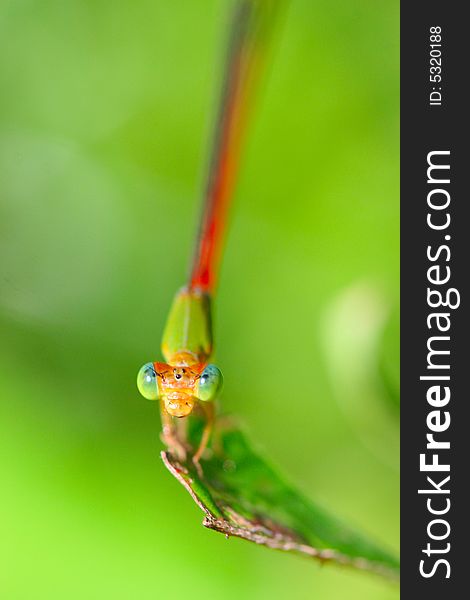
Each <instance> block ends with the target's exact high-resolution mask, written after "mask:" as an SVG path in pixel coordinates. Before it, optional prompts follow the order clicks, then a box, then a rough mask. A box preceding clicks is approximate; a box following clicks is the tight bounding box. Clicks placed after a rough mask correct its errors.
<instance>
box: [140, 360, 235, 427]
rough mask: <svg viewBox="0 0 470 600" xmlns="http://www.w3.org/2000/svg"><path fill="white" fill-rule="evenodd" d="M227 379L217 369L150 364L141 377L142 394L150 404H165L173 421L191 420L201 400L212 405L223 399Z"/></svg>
mask: <svg viewBox="0 0 470 600" xmlns="http://www.w3.org/2000/svg"><path fill="white" fill-rule="evenodd" d="M222 382H223V377H222V373H221V372H220V369H218V367H216V366H215V365H212V364H209V365H202V364H197V365H191V366H187V365H184V366H171V365H168V364H166V363H160V362H154V363H146V364H145V365H144V366H143V367H142V368H141V369H140V371H139V374H138V375H137V387H138V388H139V392H140V393H141V394H142V396H144V398H147V399H148V400H158V399H161V400H163V403H164V405H165V408H166V410H167V412H168V413H169V414H170V415H171V416H173V417H186V416H188V415H189V414H190V413H191V412H192V410H193V408H194V405H195V404H196V402H197V401H198V400H200V401H201V402H211V401H212V400H215V398H216V397H217V396H218V395H219V393H220V390H221V388H222Z"/></svg>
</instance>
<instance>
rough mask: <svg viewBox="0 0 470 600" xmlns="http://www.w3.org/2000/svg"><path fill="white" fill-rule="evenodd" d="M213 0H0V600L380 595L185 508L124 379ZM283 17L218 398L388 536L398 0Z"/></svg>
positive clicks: (153, 421) (193, 190)
mask: <svg viewBox="0 0 470 600" xmlns="http://www.w3.org/2000/svg"><path fill="white" fill-rule="evenodd" d="M227 8H228V3H227V2H224V1H222V0H219V1H215V0H210V1H209V0H204V1H202V0H200V1H198V2H195V1H188V0H180V1H179V2H171V1H169V0H166V1H156V0H142V1H139V2H131V1H129V0H127V1H126V0H125V1H123V2H119V3H117V2H111V1H110V0H66V1H64V0H61V1H59V0H42V1H40V2H38V1H36V2H35V1H33V0H10V1H4V2H2V3H1V4H0V90H1V92H0V276H1V280H0V285H1V289H0V395H1V403H0V471H1V489H2V491H1V494H0V514H1V517H0V519H1V524H0V530H1V534H0V563H1V565H2V566H1V569H0V596H1V597H2V599H3V598H5V600H16V599H21V600H30V599H32V598H34V599H35V600H40V599H41V600H42V599H47V600H56V599H62V598H69V599H75V598H77V599H78V598H80V599H81V598H90V599H93V598H99V599H103V598H113V600H120V599H126V600H129V599H135V598H138V599H142V600H145V599H150V598H160V597H164V596H165V595H169V596H170V597H172V598H193V599H199V598H201V599H202V598H228V599H231V598H234V599H235V598H237V599H238V598H241V597H243V598H249V599H252V598H253V599H262V598H263V599H264V598H273V599H277V598H279V599H281V598H296V599H297V598H298V599H304V598H305V599H306V598H319V599H322V598H328V599H330V598H332V599H340V598H348V599H350V600H352V599H361V600H369V599H370V600H372V599H373V600H386V599H393V598H395V599H396V598H397V597H398V589H397V588H396V587H394V586H393V585H390V584H388V583H386V582H383V581H381V580H380V579H379V578H377V577H374V576H370V575H367V574H363V573H356V572H353V571H352V570H347V569H341V568H337V567H331V566H329V567H324V568H322V567H320V566H319V565H318V564H317V563H315V562H312V561H310V560H307V559H305V558H301V557H297V556H293V555H286V554H282V553H280V552H274V551H270V550H268V549H265V548H260V547H257V546H255V545H251V544H249V543H247V542H244V541H241V540H236V539H230V540H229V541H227V540H226V539H225V538H224V537H223V536H221V535H219V534H216V533H214V532H210V531H206V530H204V528H203V527H202V526H201V520H202V514H201V513H200V512H199V510H198V508H197V507H196V506H195V505H194V504H193V502H192V501H191V499H190V498H189V496H188V495H187V494H186V493H184V491H183V490H182V489H181V488H180V486H179V485H178V483H177V482H176V481H175V480H173V478H172V477H171V476H170V475H169V474H168V473H167V472H166V471H165V469H164V468H163V465H162V464H161V462H160V459H159V456H158V452H159V449H160V447H161V444H160V441H159V439H158V432H159V418H158V415H157V412H156V407H155V405H154V404H153V403H151V402H146V401H144V400H143V399H142V398H141V397H140V396H139V395H138V392H137V390H136V387H135V376H136V373H137V370H138V369H139V367H140V366H141V365H142V364H143V363H144V362H146V361H148V360H155V359H158V357H159V340H160V335H161V332H162V327H163V324H164V320H165V318H166V313H167V310H168V308H169V305H170V302H171V299H172V296H173V293H174V291H175V290H176V289H177V288H178V287H179V286H180V285H181V284H182V283H183V282H184V278H185V274H186V266H187V263H188V254H189V252H190V249H191V248H192V243H193V241H192V237H193V233H194V230H195V219H196V216H197V212H198V199H199V189H200V183H201V175H200V168H201V164H203V163H204V160H205V151H206V138H207V132H208V130H209V128H210V127H209V126H210V121H211V118H210V113H211V109H212V107H213V106H214V92H215V87H214V82H215V81H217V79H218V77H217V73H218V67H219V64H220V52H221V49H222V47H223V41H224V37H225V23H226V16H227ZM283 21H284V22H283V23H282V27H281V28H280V29H281V30H282V31H280V35H278V36H277V41H276V44H275V48H274V51H273V54H272V61H271V68H270V71H269V73H268V76H267V77H266V78H265V84H264V85H263V89H262V94H261V95H260V97H259V99H258V102H257V107H256V111H255V119H254V122H253V123H252V127H251V131H250V136H249V140H248V144H247V146H246V149H245V153H244V160H243V166H242V172H241V175H240V181H239V185H238V188H237V193H236V200H235V208H234V211H233V218H232V223H231V229H230V234H229V237H228V243H227V248H226V255H225V260H224V264H223V269H222V274H221V280H220V286H219V295H218V301H217V305H216V315H215V318H216V341H217V362H218V364H219V365H220V367H221V368H222V370H223V372H224V376H225V381H226V385H225V392H224V396H223V399H222V400H223V401H222V405H223V409H224V410H226V411H230V412H235V413H236V414H237V415H239V416H240V418H241V419H242V421H243V422H244V423H245V425H246V427H247V429H248V431H249V432H250V435H251V437H252V438H256V440H257V444H258V446H259V448H261V449H262V450H264V452H265V453H266V454H267V455H268V456H269V457H270V458H271V459H272V461H273V462H274V463H275V464H277V465H278V466H279V468H280V470H281V471H282V472H283V473H284V474H285V475H286V476H287V478H288V479H289V480H290V481H292V482H293V483H294V484H296V485H298V486H299V487H300V488H301V489H302V490H303V491H304V492H305V493H306V494H307V495H309V496H310V497H312V498H313V499H314V500H315V501H317V502H320V503H321V504H323V505H324V506H325V507H327V508H328V509H329V510H330V511H332V512H333V513H336V514H338V515H339V516H340V517H342V518H343V519H344V520H345V521H347V522H349V523H350V524H351V525H355V526H356V527H357V528H360V529H362V530H364V531H365V532H367V533H369V535H370V536H371V537H372V538H373V539H375V540H376V541H378V542H381V543H382V544H383V545H385V547H387V548H390V549H392V550H395V551H396V550H397V548H398V501H399V488H398V464H397V463H398V451H397V439H398V436H397V398H398V387H397V381H398V325H397V323H398V319H397V304H398V291H399V290H398V274H399V273H398V266H399V264H398V244H399V239H398V217H399V214H398V158H399V156H398V118H399V114H398V91H399V90H398V67H399V63H398V59H399V29H398V28H399V14H398V2H396V1H386V2H380V3H378V2H376V3H372V2H366V1H364V0H353V1H351V0H333V1H330V2H311V0H292V1H291V2H290V6H289V9H288V10H287V11H286V14H285V19H283ZM281 364H282V365H283V370H285V368H286V366H287V369H288V371H289V373H290V374H291V379H290V380H289V381H288V382H287V383H286V381H281V380H280V377H279V371H280V365H281Z"/></svg>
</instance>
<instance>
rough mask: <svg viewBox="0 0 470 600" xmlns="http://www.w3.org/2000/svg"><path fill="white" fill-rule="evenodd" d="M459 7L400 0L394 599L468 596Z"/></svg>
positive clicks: (469, 447) (464, 128) (464, 115)
mask: <svg viewBox="0 0 470 600" xmlns="http://www.w3.org/2000/svg"><path fill="white" fill-rule="evenodd" d="M465 8H466V6H465V3H458V2H442V1H441V2H436V1H434V0H431V1H427V2H409V3H405V2H403V3H402V6H401V11H402V12H401V311H402V312H401V315H402V316H401V365H402V371H401V373H402V417H401V419H402V427H401V473H402V487H401V515H402V521H401V522H402V541H401V559H402V580H401V593H402V598H404V599H405V600H408V599H413V600H415V599H417V598H426V599H427V600H432V599H434V598H446V600H449V599H454V598H456V599H457V598H459V599H460V598H463V597H467V596H468V594H469V593H470V592H468V591H467V590H468V586H467V585H466V580H467V574H468V573H469V572H470V567H469V566H468V563H469V558H468V555H469V551H468V542H467V541H468V538H469V533H470V528H469V517H468V516H467V511H468V510H469V508H470V501H469V492H468V490H469V489H470V469H469V464H468V461H469V460H470V420H469V416H468V415H469V410H468V405H469V404H470V397H469V393H468V391H467V389H466V386H465V383H466V381H465V380H466V376H467V373H470V341H469V340H470V335H469V333H470V332H469V327H468V297H469V295H468V287H469V286H468V280H469V277H470V268H469V264H470V217H468V216H467V215H468V214H469V211H468V210H466V209H467V208H468V205H469V204H470V198H469V192H468V190H467V189H465V188H466V187H467V185H468V182H469V180H470V177H469V176H470V160H469V158H470V156H469V152H468V150H467V145H468V143H469V134H470V131H469V129H470V128H469V117H468V100H467V98H466V91H465V90H466V89H467V88H468V73H469V67H468V59H469V58H470V50H469V46H468V39H469V37H470V36H469V34H468V21H467V19H466V18H465V17H464V10H465Z"/></svg>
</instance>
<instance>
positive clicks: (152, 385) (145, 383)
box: [137, 363, 158, 400]
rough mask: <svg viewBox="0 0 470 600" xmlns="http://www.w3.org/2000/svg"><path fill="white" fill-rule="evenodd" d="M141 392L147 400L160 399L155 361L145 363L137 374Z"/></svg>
mask: <svg viewBox="0 0 470 600" xmlns="http://www.w3.org/2000/svg"><path fill="white" fill-rule="evenodd" d="M137 387H138V388H139V392H140V393H141V394H142V396H143V397H144V398H147V400H158V384H157V373H156V371H155V367H154V366H153V363H147V364H145V365H144V366H143V367H142V368H141V369H140V371H139V373H138V375H137Z"/></svg>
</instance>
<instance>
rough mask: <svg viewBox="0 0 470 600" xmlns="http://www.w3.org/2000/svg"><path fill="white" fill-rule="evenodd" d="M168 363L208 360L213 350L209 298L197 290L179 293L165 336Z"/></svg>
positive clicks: (165, 357)
mask: <svg viewBox="0 0 470 600" xmlns="http://www.w3.org/2000/svg"><path fill="white" fill-rule="evenodd" d="M162 353H163V357H164V359H165V360H166V362H167V363H168V364H169V365H175V366H177V364H178V363H180V362H186V363H194V364H195V363H203V364H205V363H207V361H208V359H209V356H210V355H211V353H212V322H211V307H210V297H209V295H208V294H206V293H204V292H201V291H200V290H198V289H192V288H190V289H188V288H182V289H181V290H179V292H178V293H177V294H176V296H175V298H174V300H173V304H172V306H171V309H170V314H169V315H168V320H167V322H166V326H165V330H164V332H163V339H162Z"/></svg>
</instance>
